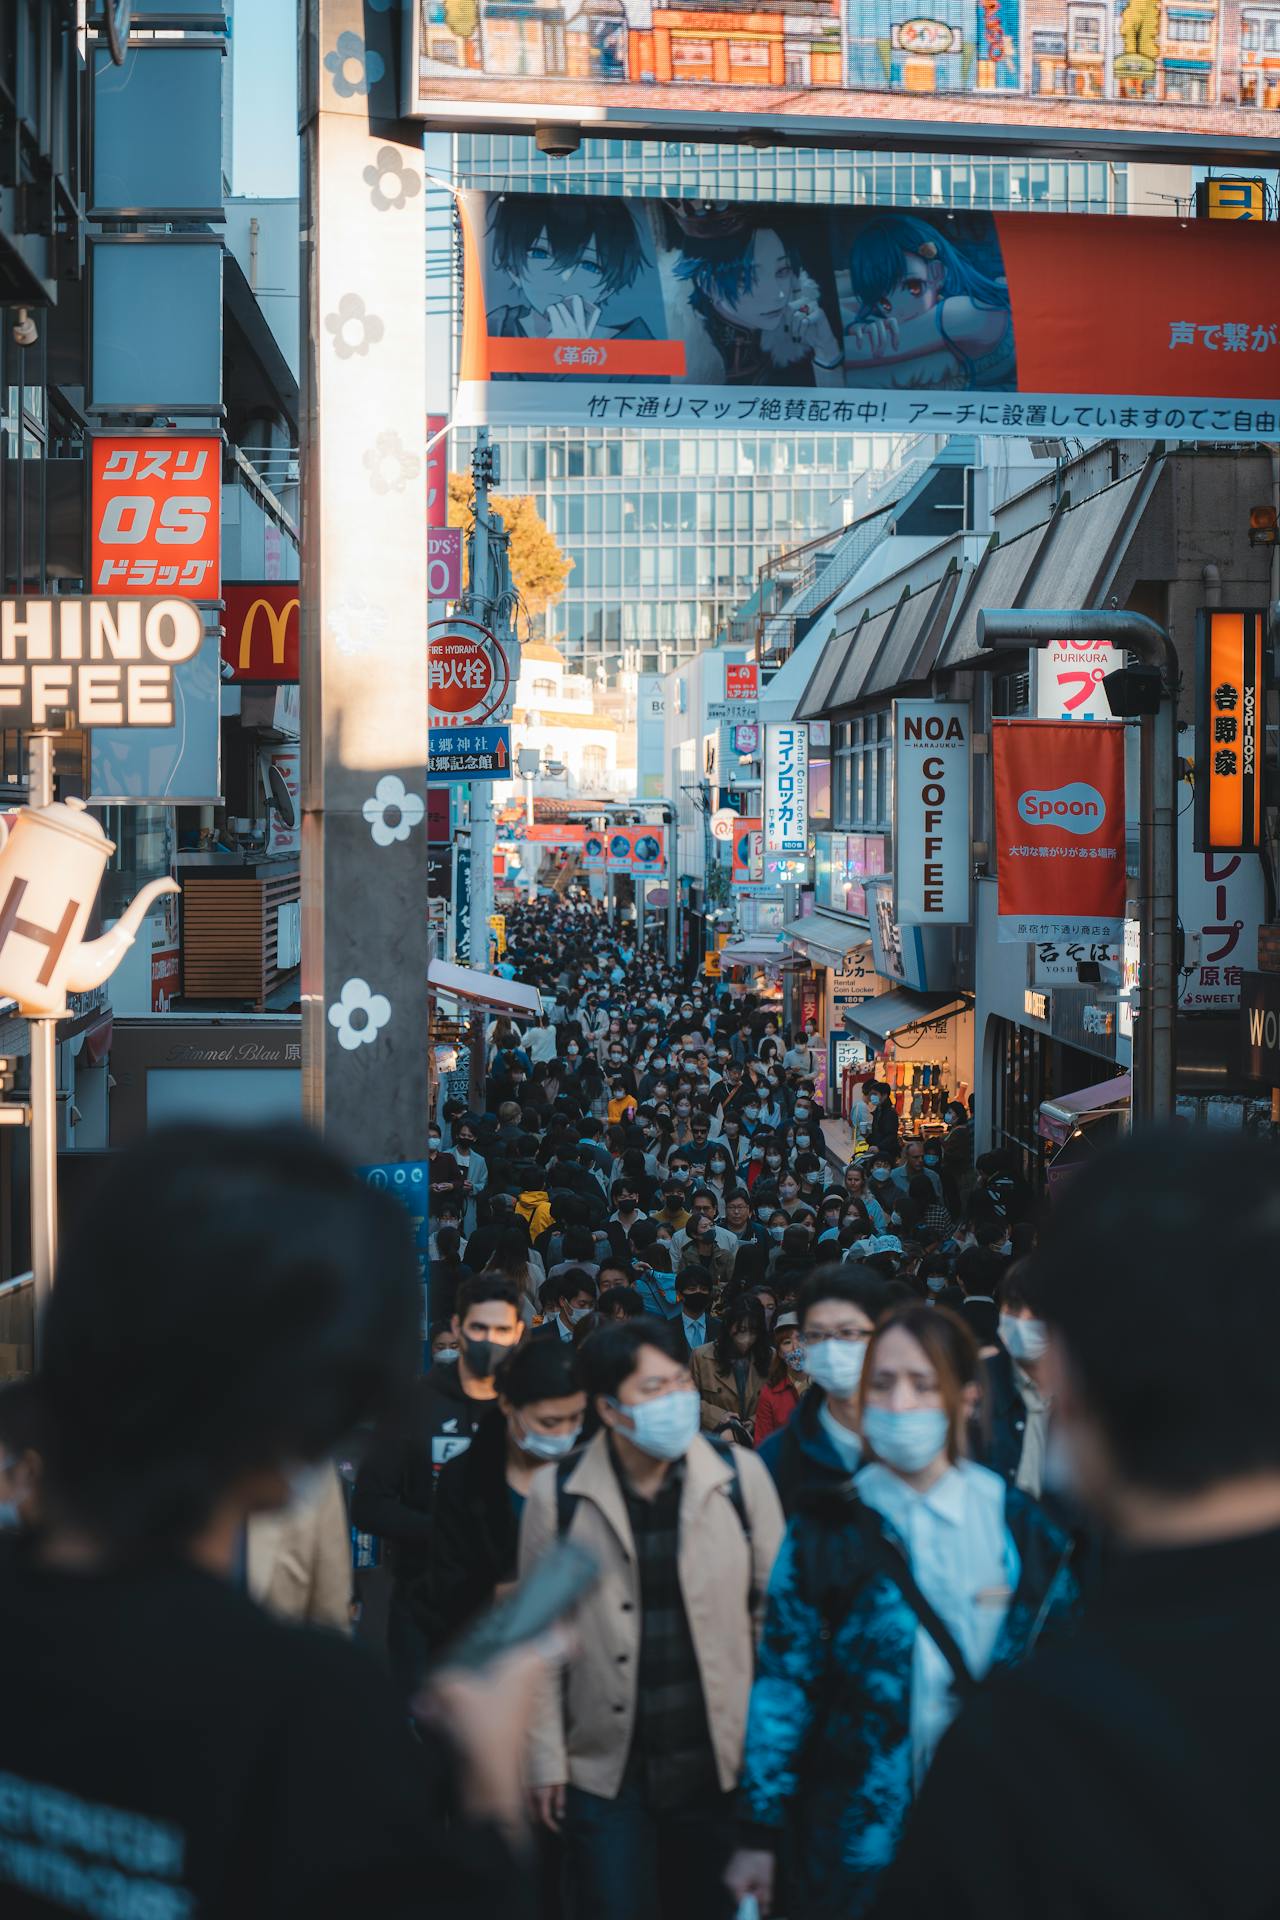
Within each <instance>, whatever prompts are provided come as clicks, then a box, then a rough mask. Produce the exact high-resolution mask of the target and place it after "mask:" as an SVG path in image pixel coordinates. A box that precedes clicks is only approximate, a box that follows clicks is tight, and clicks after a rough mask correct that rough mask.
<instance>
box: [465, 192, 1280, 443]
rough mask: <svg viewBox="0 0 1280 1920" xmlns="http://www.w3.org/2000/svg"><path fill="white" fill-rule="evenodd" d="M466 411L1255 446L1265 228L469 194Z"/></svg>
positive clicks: (1279, 370) (1275, 407) (1268, 374)
mask: <svg viewBox="0 0 1280 1920" xmlns="http://www.w3.org/2000/svg"><path fill="white" fill-rule="evenodd" d="M461 204H462V217H463V256H464V276H465V283H466V301H465V317H464V328H463V354H462V368H461V372H462V380H461V389H460V394H459V410H458V411H457V412H456V413H455V419H456V420H458V421H460V422H465V423H466V424H468V425H472V424H480V423H484V422H491V423H493V424H497V425H503V424H506V425H513V426H515V425H521V424H536V423H539V422H553V421H558V420H564V421H575V420H600V421H605V422H612V423H615V424H616V423H622V424H628V425H639V426H643V425H644V424H645V423H646V422H647V423H651V424H653V425H654V426H660V427H669V426H679V427H680V428H681V429H682V430H683V429H684V428H697V427H699V426H705V427H720V428H728V427H743V428H751V427H761V426H763V427H769V426H780V427H784V428H785V427H791V426H800V425H804V426H805V427H815V426H820V427H823V428H828V429H830V428H835V429H845V430H847V431H850V432H857V433H867V432H871V431H880V432H900V431H910V430H912V429H916V430H919V431H921V432H939V431H943V432H946V431H965V432H971V433H979V432H981V433H1011V434H1022V435H1026V434H1028V433H1030V434H1037V435H1038V434H1046V435H1055V434H1056V435H1099V434H1105V435H1110V436H1125V435H1128V436H1132V437H1133V438H1136V439H1141V438H1171V439H1182V440H1223V439H1227V440H1257V439H1267V438H1274V437H1276V436H1277V434H1280V251H1278V250H1277V248H1276V245H1275V240H1274V234H1273V232H1272V231H1271V228H1270V227H1269V226H1268V224H1267V223H1265V222H1263V223H1259V224H1256V225H1255V224H1253V223H1251V222H1247V221H1246V222H1244V223H1230V222H1228V223H1224V222H1220V221H1203V222H1198V223H1197V222H1194V221H1193V222H1186V221H1179V220H1162V219H1141V218H1137V219H1126V220H1115V219H1108V218H1104V217H1101V216H1090V215H1084V214H1081V215H1076V214H1031V213H1027V214H1003V213H978V212H967V211H960V210H956V211H953V212H935V211H933V210H923V211H920V210H916V209H914V208H905V207H903V208H893V207H867V206H839V207H821V206H795V205H785V206H783V205H772V204H769V203H757V202H749V201H697V200H674V199H657V198H654V199H638V198H628V199H622V198H621V197H618V198H613V197H605V196H589V195H580V194H538V193H503V194H488V193H478V192H477V193H467V194H464V195H463V196H462V200H461Z"/></svg>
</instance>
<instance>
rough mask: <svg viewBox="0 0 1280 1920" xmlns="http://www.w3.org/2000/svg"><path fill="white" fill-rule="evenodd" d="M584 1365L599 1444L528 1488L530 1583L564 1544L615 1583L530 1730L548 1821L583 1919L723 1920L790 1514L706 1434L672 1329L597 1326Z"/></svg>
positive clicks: (762, 1476) (745, 1465) (744, 1457)
mask: <svg viewBox="0 0 1280 1920" xmlns="http://www.w3.org/2000/svg"><path fill="white" fill-rule="evenodd" d="M579 1366H580V1369H581V1372H582V1376H583V1384H584V1386H585V1387H586V1389H587V1392H588V1395H589V1397H590V1399H591V1403H592V1405H593V1406H594V1408H595V1411H596V1413H597V1415H598V1417H599V1420H600V1422H601V1425H602V1428H603V1431H602V1432H600V1433H599V1434H597V1436H596V1438H595V1439H594V1440H593V1441H592V1442H591V1443H590V1445H589V1446H588V1447H586V1449H585V1450H584V1451H583V1452H582V1453H581V1454H580V1455H579V1456H577V1458H576V1460H575V1461H571V1462H568V1463H562V1464H561V1465H560V1466H558V1467H549V1468H547V1469H546V1470H544V1471H543V1472H540V1473H538V1474H535V1476H534V1478H533V1481H532V1483H531V1485H530V1488H529V1493H528V1498H527V1501H526V1504H525V1511H524V1516H523V1522H522V1527H521V1536H520V1571H521V1573H522V1574H524V1573H526V1572H527V1571H528V1569H529V1568H530V1567H532V1566H533V1565H534V1564H535V1562H536V1561H537V1560H538V1559H539V1558H540V1557H541V1555H543V1554H544V1553H545V1552H546V1551H547V1550H548V1548H549V1547H551V1546H552V1545H553V1544H554V1543H555V1541H556V1540H557V1539H558V1538H560V1537H567V1538H569V1539H572V1540H573V1541H575V1542H576V1543H578V1544H580V1545H582V1546H584V1547H586V1548H587V1549H588V1551H589V1552H591V1553H593V1554H594V1555H595V1556H596V1558H597V1559H598V1560H599V1562H600V1565H601V1568H602V1573H601V1578H600V1582H599V1584H598V1586H597V1587H596V1588H595V1589H594V1591H593V1592H592V1593H591V1594H590V1595H589V1596H588V1598H587V1599H586V1600H585V1601H584V1602H583V1604H582V1605H581V1606H580V1608H579V1609H578V1610H577V1614H576V1616H575V1620H574V1639H575V1651H574V1653H573V1654H572V1656H571V1658H570V1661H569V1668H568V1676H567V1684H566V1685H565V1687H564V1688H563V1689H561V1688H560V1687H558V1686H557V1687H555V1688H549V1689H548V1690H547V1692H546V1694H545V1697H544V1699H543V1702H542V1706H541V1709H540V1711H539V1713H538V1715H537V1717H536V1720H535V1725H534V1731H533V1737H532V1742H531V1751H530V1759H529V1772H530V1784H531V1787H532V1790H533V1797H534V1802H535V1807H536V1810H537V1813H538V1815H539V1817H540V1818H541V1820H542V1821H543V1823H544V1824H545V1825H546V1826H548V1827H550V1828H551V1829H552V1830H553V1831H559V1830H561V1829H563V1831H564V1834H565V1839H566V1844H567V1851H568V1861H569V1869H570V1876H571V1881H572V1884H573V1886H574V1890H575V1897H576V1899H577V1901H578V1903H579V1906H578V1909H577V1910H580V1911H581V1912H583V1913H585V1914H593V1915H594V1914H601V1915H605V1914H607V1915H608V1916H609V1920H727V1916H728V1915H729V1913H730V1905H729V1896H728V1892H727V1890H726V1888H725V1886H724V1884H723V1878H722V1876H723V1872H724V1868H725V1865H726V1862H727V1859H728V1856H729V1853H730V1852H731V1850H732V1842H733V1823H732V1813H731V1796H732V1793H733V1790H734V1787H735V1786H736V1784H737V1780H738V1774H739V1770H740V1768H741V1764H742V1748H743V1737H744V1733H745V1728H746V1714H747V1702H748V1699H749V1696H750V1692H751V1679H752V1669H753V1663H754V1648H755V1637H756V1632H757V1629H758V1627H759V1623H760V1618H761V1613H762V1608H763V1603H764V1598H765V1592H766V1589H767V1587H768V1583H769V1574H770V1570H771V1568H772V1566H773V1561H774V1557H775V1555H776V1553H777V1551H778V1547H779V1545H780V1543H781V1539H782V1532H783V1518H782V1510H781V1507H780V1506H779V1504H778V1498H777V1495H776V1493H775V1492H774V1489H773V1483H772V1481H771V1480H770V1478H769V1475H768V1473H767V1471H766V1470H765V1468H764V1467H763V1466H762V1465H761V1463H760V1462H759V1461H758V1460H757V1459H756V1458H755V1457H754V1455H753V1454H750V1453H746V1452H741V1451H739V1450H738V1449H737V1448H733V1447H729V1446H727V1445H724V1444H722V1443H716V1444H713V1443H712V1442H711V1441H710V1440H707V1439H704V1438H703V1437H702V1436H701V1435H700V1433H699V1425H700V1422H701V1403H700V1400H699V1396H698V1394H697V1391H696V1390H695V1388H694V1387H693V1384H692V1381H691V1380H690V1377H689V1366H688V1360H687V1358H686V1356H685V1351H684V1349H683V1347H682V1346H681V1344H680V1342H679V1338H678V1335H677V1334H676V1333H675V1332H673V1330H672V1328H671V1327H670V1325H669V1324H668V1323H667V1322H665V1321H661V1320H658V1319H656V1318H653V1317H649V1316H646V1317H644V1318H641V1319H636V1320H628V1321H625V1322H623V1323H621V1324H620V1325H617V1326H611V1327H605V1328H602V1329H600V1330H599V1331H598V1332H596V1333H593V1334H592V1335H591V1337H590V1339H588V1340H586V1341H585V1342H584V1343H583V1346H582V1348H581V1350H580V1353H579Z"/></svg>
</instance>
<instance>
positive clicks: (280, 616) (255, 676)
mask: <svg viewBox="0 0 1280 1920" xmlns="http://www.w3.org/2000/svg"><path fill="white" fill-rule="evenodd" d="M298 593H299V588H298V583H297V581H296V580H236V581H234V582H232V581H229V582H228V583H227V585H226V587H225V588H224V589H223V601H224V604H225V607H226V611H225V613H224V614H223V617H222V634H223V638H222V657H223V659H224V660H225V662H226V664H227V665H228V666H229V667H230V669H231V678H232V679H233V680H267V681H274V682H290V681H296V680H297V678H298V673H299V652H300V626H301V606H300V602H299V598H298Z"/></svg>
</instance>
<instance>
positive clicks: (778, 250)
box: [667, 200, 844, 387]
mask: <svg viewBox="0 0 1280 1920" xmlns="http://www.w3.org/2000/svg"><path fill="white" fill-rule="evenodd" d="M667 211H668V214H669V215H670V219H671V223H672V227H673V229H674V246H675V253H674V265H673V268H672V271H673V273H674V276H675V279H676V280H677V281H682V282H684V283H685V284H687V285H688V286H690V287H691V288H692V293H691V294H690V296H689V302H688V304H689V308H690V311H691V312H692V313H693V314H695V315H696V316H697V317H698V319H700V321H701V322H702V327H703V330H704V333H705V336H706V341H707V343H708V344H709V346H710V347H711V348H712V349H713V350H714V352H715V354H716V355H717V356H718V358H719V361H720V364H721V367H722V369H723V370H722V371H721V372H720V373H719V375H718V377H716V376H714V375H713V376H710V378H711V384H715V385H718V384H721V383H725V384H727V385H729V386H764V387H776V386H784V387H838V386H842V385H843V384H844V373H843V355H842V353H841V348H840V343H839V341H838V340H837V338H836V334H835V330H834V328H833V327H832V324H831V321H830V319H829V318H828V315H827V313H826V312H825V310H824V308H823V304H822V294H821V290H820V288H819V286H818V284H817V282H816V281H815V280H814V278H813V277H812V275H811V274H810V273H809V272H808V271H807V269H806V267H805V263H804V259H803V257H802V255H801V253H800V250H799V249H798V247H797V246H796V245H795V243H794V241H793V240H792V239H790V238H788V237H787V235H786V234H784V233H783V232H782V231H780V228H779V226H776V225H772V224H770V222H769V220H768V219H767V218H765V217H762V216H761V214H760V213H758V212H757V211H755V210H753V209H750V208H744V207H737V206H733V205H730V204H726V203H719V204H712V203H708V202H702V201H688V200H684V201H669V202H668V203H667Z"/></svg>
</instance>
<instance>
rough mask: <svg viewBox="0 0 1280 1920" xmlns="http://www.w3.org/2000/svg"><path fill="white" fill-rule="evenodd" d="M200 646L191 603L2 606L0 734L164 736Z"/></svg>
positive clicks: (76, 601)
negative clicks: (176, 689) (75, 730)
mask: <svg viewBox="0 0 1280 1920" xmlns="http://www.w3.org/2000/svg"><path fill="white" fill-rule="evenodd" d="M203 639H204V621H203V619H202V618H201V613H200V609H199V607H198V606H195V605H193V604H192V602H191V601H190V600H116V599H104V598H101V597H100V596H98V595H97V594H94V595H88V596H83V595H79V594H59V595H58V596H57V597H56V598H54V599H47V600H46V599H40V600H37V599H14V600H0V727H46V726H53V725H58V726H62V725H67V724H70V719H71V717H72V716H74V720H75V724H76V725H78V726H81V727H171V726H172V725H173V724H174V717H175V716H174V693H173V670H174V668H175V667H178V666H181V664H182V662H183V661H184V660H190V659H192V658H193V657H194V655H195V654H196V653H198V652H199V650H200V643H201V641H202V640H203Z"/></svg>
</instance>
